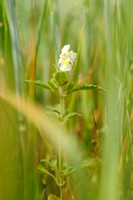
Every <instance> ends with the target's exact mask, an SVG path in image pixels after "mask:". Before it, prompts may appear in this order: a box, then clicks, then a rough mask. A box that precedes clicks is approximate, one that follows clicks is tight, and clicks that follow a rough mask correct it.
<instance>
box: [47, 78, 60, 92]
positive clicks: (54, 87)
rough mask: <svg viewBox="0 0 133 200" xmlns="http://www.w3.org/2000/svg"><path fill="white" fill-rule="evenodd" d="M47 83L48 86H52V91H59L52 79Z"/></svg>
mask: <svg viewBox="0 0 133 200" xmlns="http://www.w3.org/2000/svg"><path fill="white" fill-rule="evenodd" d="M47 83H48V86H49V87H50V89H51V91H53V92H54V93H56V92H58V88H57V86H56V85H55V83H54V82H53V81H52V80H50V81H47Z"/></svg>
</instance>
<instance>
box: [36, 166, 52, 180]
mask: <svg viewBox="0 0 133 200" xmlns="http://www.w3.org/2000/svg"><path fill="white" fill-rule="evenodd" d="M37 169H38V170H39V171H40V172H42V173H44V174H47V175H49V176H51V177H52V178H53V179H54V180H55V177H54V175H53V174H51V173H50V172H49V171H48V170H47V169H46V168H44V167H43V166H42V165H40V164H39V165H38V167H37Z"/></svg>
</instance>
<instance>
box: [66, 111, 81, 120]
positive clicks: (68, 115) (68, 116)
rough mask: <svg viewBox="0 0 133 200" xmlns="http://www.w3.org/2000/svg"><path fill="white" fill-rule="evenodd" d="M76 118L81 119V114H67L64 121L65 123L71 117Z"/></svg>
mask: <svg viewBox="0 0 133 200" xmlns="http://www.w3.org/2000/svg"><path fill="white" fill-rule="evenodd" d="M77 116H80V117H81V114H78V113H76V112H72V113H68V114H67V115H66V116H65V117H64V120H65V121H67V120H69V119H70V118H72V117H77Z"/></svg>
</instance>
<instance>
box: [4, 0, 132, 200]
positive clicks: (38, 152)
mask: <svg viewBox="0 0 133 200" xmlns="http://www.w3.org/2000/svg"><path fill="white" fill-rule="evenodd" d="M132 10H133V2H132V1H131V0H113V1H112V0H109V1H106V0H73V1H70V0H63V1H61V0H38V1H35V0H29V1H27V0H23V1H22V0H1V1H0V97H1V98H0V200H9V199H10V200H17V199H22V200H23V199H25V200H34V199H35V200H38V199H40V200H46V199H49V200H50V199H58V197H56V196H59V191H58V187H56V186H55V184H54V180H52V178H51V177H49V176H47V175H46V174H45V175H44V174H40V173H39V172H38V170H37V166H38V164H39V163H40V161H41V160H42V159H44V158H45V159H46V160H51V159H52V157H53V156H54V155H55V151H56V150H57V148H56V147H57V137H58V129H57V128H56V126H54V122H51V121H50V120H49V118H47V117H45V115H42V112H44V114H45V109H44V110H43V107H44V108H46V107H47V106H51V107H52V106H53V105H55V104H58V103H59V102H58V98H56V97H55V96H53V94H51V93H50V92H49V89H48V90H47V91H46V90H43V89H42V88H41V87H45V88H46V87H47V88H48V87H49V86H47V85H42V84H43V82H44V83H46V82H47V81H48V80H49V78H50V77H51V75H50V74H51V73H53V72H55V71H54V66H53V64H55V65H57V64H58V59H59V54H60V50H61V48H62V47H63V46H64V45H65V44H70V45H71V47H72V49H73V50H74V52H78V58H79V59H78V61H77V63H76V64H75V69H74V72H73V73H74V77H75V81H74V84H75V86H74V88H75V87H77V88H80V86H81V85H86V84H93V85H98V86H100V87H102V88H105V89H106V92H104V93H102V92H99V91H98V92H97V91H80V92H77V93H76V94H75V93H72V94H70V96H69V97H67V98H66V99H65V105H66V107H67V108H68V110H70V111H72V112H76V113H81V114H82V116H81V117H80V118H75V119H72V120H71V122H67V126H66V130H67V134H65V133H62V148H64V151H65V153H66V154H68V162H69V163H70V166H72V167H73V168H74V167H75V166H76V165H78V164H79V163H80V162H81V163H82V161H81V160H88V159H89V160H90V161H91V164H90V165H86V167H84V168H80V169H78V170H77V171H76V172H75V173H74V174H72V175H71V176H70V177H69V180H68V188H66V189H65V196H64V199H65V200H66V199H69V198H70V197H71V199H76V200H78V199H79V200H81V199H83V200H88V199H91V200H97V199H99V200H102V199H108V200H115V199H117V200H118V199H120V200H125V199H126V200H130V199H131V200H132V199H133V188H132V185H133V73H132V71H133V20H132V19H133V12H132ZM79 75H80V76H79ZM28 79H29V80H32V81H33V82H34V81H35V80H41V81H43V82H41V81H40V82H35V84H32V86H29V84H28V85H27V84H25V80H28ZM36 84H37V85H39V86H40V88H39V87H35V85H36ZM7 89H9V90H10V92H11V91H12V93H11V95H10V93H8V90H7ZM68 90H69V89H68ZM72 90H74V89H73V85H72ZM19 96H21V98H19ZM23 101H24V103H23ZM36 104H39V105H40V106H41V107H40V106H38V107H36ZM52 109H53V107H52ZM41 111H42V112H41ZM40 127H41V128H40ZM69 136H70V137H69ZM63 146H64V147H63ZM42 165H43V167H44V168H47V167H48V165H47V163H46V162H44V163H43V164H42ZM84 165H85V163H84ZM51 193H53V194H55V195H56V196H53V195H50V194H51ZM49 195H50V196H49Z"/></svg>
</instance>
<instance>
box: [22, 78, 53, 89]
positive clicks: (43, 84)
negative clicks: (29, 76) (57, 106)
mask: <svg viewBox="0 0 133 200" xmlns="http://www.w3.org/2000/svg"><path fill="white" fill-rule="evenodd" d="M25 83H34V84H35V85H36V86H38V87H41V88H44V89H47V90H51V89H50V87H49V85H48V84H47V83H44V82H43V81H40V80H38V81H32V80H26V81H25Z"/></svg>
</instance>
